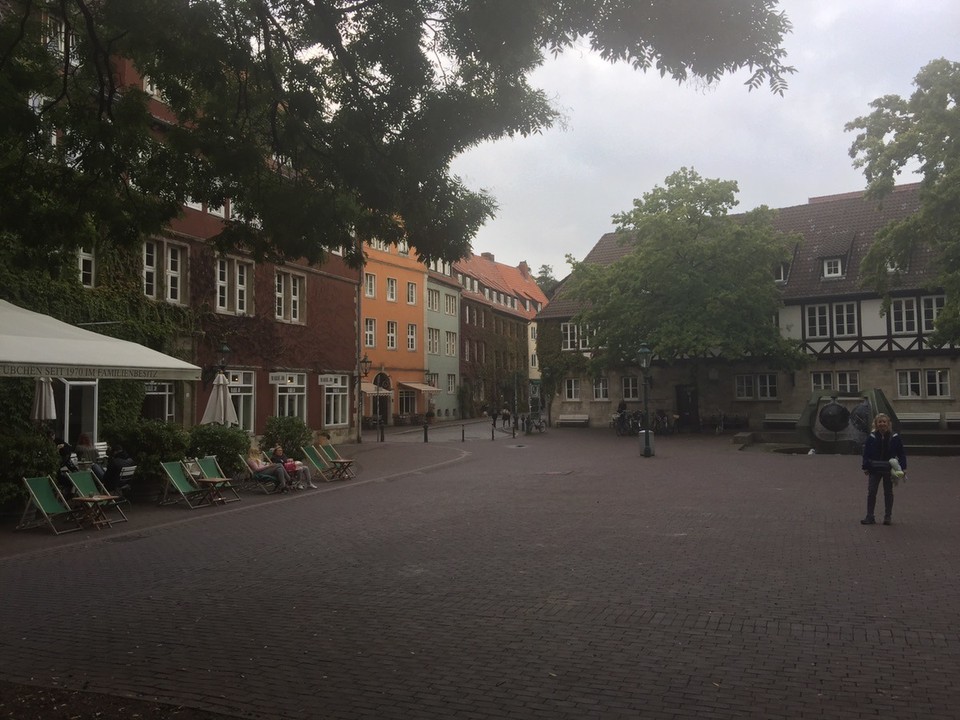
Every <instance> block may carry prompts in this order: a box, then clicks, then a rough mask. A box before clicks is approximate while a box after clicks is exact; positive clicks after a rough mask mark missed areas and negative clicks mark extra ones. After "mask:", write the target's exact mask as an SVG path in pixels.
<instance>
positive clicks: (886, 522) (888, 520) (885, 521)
mask: <svg viewBox="0 0 960 720" xmlns="http://www.w3.org/2000/svg"><path fill="white" fill-rule="evenodd" d="M883 524H884V525H893V520H891V519H890V518H884V519H883Z"/></svg>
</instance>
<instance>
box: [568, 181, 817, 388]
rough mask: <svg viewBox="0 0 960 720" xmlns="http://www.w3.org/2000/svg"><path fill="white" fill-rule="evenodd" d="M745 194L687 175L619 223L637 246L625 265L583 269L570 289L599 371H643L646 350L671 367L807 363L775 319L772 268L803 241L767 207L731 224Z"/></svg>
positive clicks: (630, 242)
mask: <svg viewBox="0 0 960 720" xmlns="http://www.w3.org/2000/svg"><path fill="white" fill-rule="evenodd" d="M736 192H737V184H736V183H735V182H733V181H722V180H709V179H704V178H701V177H700V175H698V174H697V173H696V172H695V171H693V170H688V169H686V168H683V169H681V170H679V171H678V172H676V173H674V174H672V175H671V176H670V177H668V178H667V180H666V183H665V185H664V187H657V188H655V189H654V190H652V191H650V192H648V193H646V194H644V196H643V198H642V199H638V200H634V207H633V209H632V210H630V211H628V212H624V213H621V214H619V215H616V216H614V221H615V222H617V223H618V231H620V232H621V233H622V235H623V242H624V243H626V244H627V245H628V246H629V250H628V251H627V252H626V254H625V255H624V256H623V257H622V258H621V259H620V260H618V261H616V262H614V263H612V264H610V265H608V266H602V265H597V264H589V265H588V264H579V265H575V267H574V272H573V274H572V276H571V278H570V284H569V288H570V292H571V293H572V295H573V297H575V298H576V299H577V300H578V301H579V303H580V307H581V308H583V309H582V311H581V312H580V313H579V314H578V315H577V317H576V318H575V321H576V322H579V323H580V324H581V326H583V327H585V328H588V329H589V332H590V343H591V348H592V355H593V359H592V363H591V365H592V367H591V369H592V370H593V371H594V372H600V371H602V370H603V369H604V368H607V367H618V366H623V365H624V364H629V365H634V364H635V358H636V357H637V349H638V347H639V345H640V343H641V342H646V344H647V345H648V346H649V347H650V348H651V349H652V350H653V351H654V353H655V354H656V355H657V356H659V357H660V358H662V359H666V360H671V359H681V358H683V359H694V360H695V359H697V358H711V357H722V358H724V359H726V360H737V359H742V358H748V357H749V358H764V359H765V361H766V362H768V363H769V364H770V365H771V366H774V367H783V368H785V369H790V368H794V367H797V366H798V364H799V363H801V362H802V360H803V356H802V354H801V353H800V351H799V349H798V347H797V346H796V344H795V343H794V342H792V341H789V340H786V339H784V338H783V337H781V335H780V330H779V328H778V327H777V326H776V325H775V324H774V323H773V322H772V321H771V320H772V318H773V317H774V316H775V314H776V313H777V311H778V309H779V307H780V304H781V303H780V295H779V290H778V288H777V286H776V284H775V283H774V280H773V270H774V268H775V267H776V266H777V264H778V263H780V262H782V261H784V260H786V259H787V258H788V253H789V247H790V246H791V244H792V243H795V242H796V240H794V239H791V238H789V237H786V236H783V235H782V234H780V233H778V232H777V231H775V230H774V228H773V226H772V218H773V215H772V212H771V211H770V210H768V209H767V208H758V209H756V210H752V211H750V212H748V213H744V214H742V215H738V216H736V217H729V216H728V211H729V210H730V209H731V208H733V207H734V206H735V205H736V204H737V201H736V199H735V195H736Z"/></svg>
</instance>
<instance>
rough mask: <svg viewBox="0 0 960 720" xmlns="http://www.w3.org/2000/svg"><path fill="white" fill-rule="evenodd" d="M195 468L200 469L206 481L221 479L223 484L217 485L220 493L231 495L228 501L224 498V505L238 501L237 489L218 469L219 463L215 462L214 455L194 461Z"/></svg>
mask: <svg viewBox="0 0 960 720" xmlns="http://www.w3.org/2000/svg"><path fill="white" fill-rule="evenodd" d="M196 463H197V467H198V468H200V472H201V473H202V474H203V476H204V477H205V478H207V479H208V480H214V479H218V478H219V479H222V480H223V482H222V483H220V484H219V485H217V488H218V489H219V490H220V491H221V492H222V491H223V490H229V491H230V492H232V493H233V497H232V498H230V499H229V500H228V499H226V498H224V499H223V501H224V502H225V503H228V502H237V501H238V500H240V493H238V492H237V489H236V488H235V487H234V486H233V483H231V482H230V479H229V478H228V477H227V476H226V475H225V474H224V473H223V470H222V469H221V468H220V463H218V462H217V456H216V455H207V456H206V457H202V458H199V457H198V458H197V459H196Z"/></svg>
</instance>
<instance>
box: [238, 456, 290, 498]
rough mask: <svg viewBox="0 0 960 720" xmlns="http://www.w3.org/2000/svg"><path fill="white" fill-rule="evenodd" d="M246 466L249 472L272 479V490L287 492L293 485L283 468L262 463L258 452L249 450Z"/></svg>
mask: <svg viewBox="0 0 960 720" xmlns="http://www.w3.org/2000/svg"><path fill="white" fill-rule="evenodd" d="M247 466H248V467H249V468H250V471H251V472H254V473H258V474H260V475H267V476H268V477H272V478H273V489H274V490H280V491H282V492H287V491H288V490H289V489H290V487H291V486H292V485H293V483H292V482H291V481H290V476H289V475H288V474H287V471H286V470H285V469H284V468H283V465H281V464H278V463H265V462H263V460H261V459H260V451H259V450H255V449H254V448H250V452H249V453H248V454H247Z"/></svg>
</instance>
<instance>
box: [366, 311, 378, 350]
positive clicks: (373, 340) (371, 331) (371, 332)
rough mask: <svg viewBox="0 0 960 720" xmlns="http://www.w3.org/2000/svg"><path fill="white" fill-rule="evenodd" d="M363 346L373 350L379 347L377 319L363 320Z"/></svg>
mask: <svg viewBox="0 0 960 720" xmlns="http://www.w3.org/2000/svg"><path fill="white" fill-rule="evenodd" d="M363 346H364V347H368V348H372V347H376V346H377V319H376V318H364V319H363Z"/></svg>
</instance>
